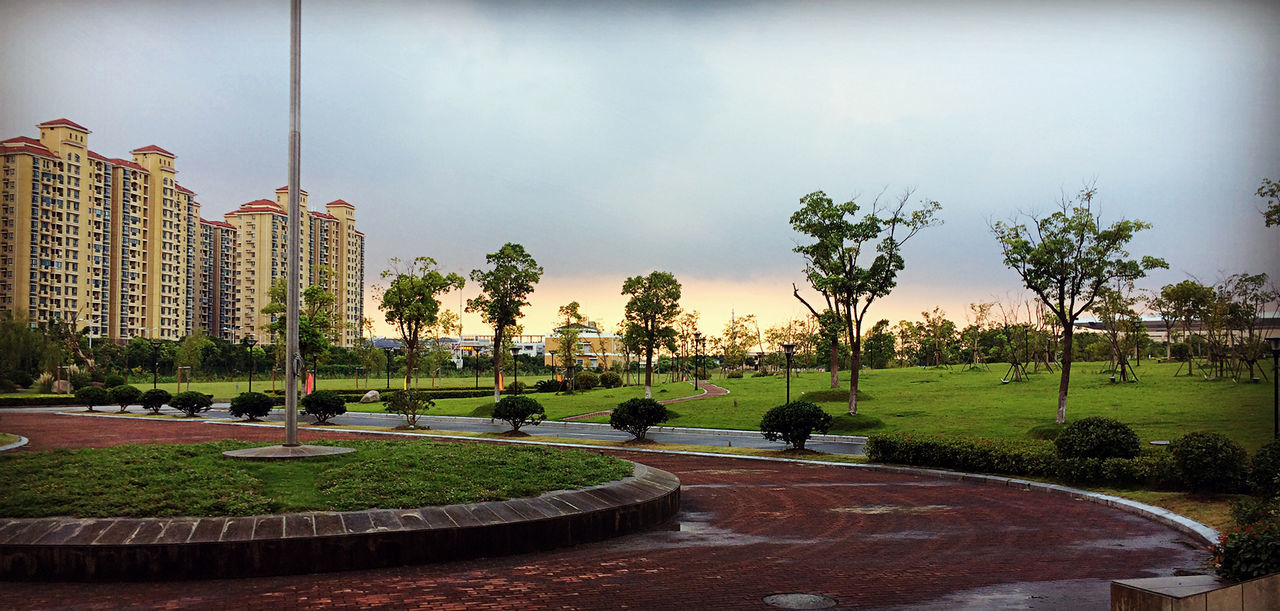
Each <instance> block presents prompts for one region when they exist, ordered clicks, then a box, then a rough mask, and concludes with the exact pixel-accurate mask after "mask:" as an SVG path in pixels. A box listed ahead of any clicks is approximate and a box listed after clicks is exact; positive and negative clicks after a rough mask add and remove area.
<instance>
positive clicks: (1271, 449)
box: [1249, 439, 1280, 499]
mask: <svg viewBox="0 0 1280 611" xmlns="http://www.w3.org/2000/svg"><path fill="white" fill-rule="evenodd" d="M1249 488H1250V489H1251V490H1252V491H1253V494H1254V495H1256V496H1259V497H1262V498H1264V499H1275V498H1280V441H1276V440H1274V439H1273V440H1271V441H1269V442H1267V443H1266V444H1264V445H1263V446H1262V447H1261V448H1258V453H1257V454H1254V455H1253V461H1252V462H1250V463H1249Z"/></svg>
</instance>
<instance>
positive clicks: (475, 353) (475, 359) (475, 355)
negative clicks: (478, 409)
mask: <svg viewBox="0 0 1280 611" xmlns="http://www.w3.org/2000/svg"><path fill="white" fill-rule="evenodd" d="M481 352H482V351H481V350H480V348H476V349H475V350H472V351H471V364H472V365H475V367H473V369H475V370H476V390H480V354H481Z"/></svg>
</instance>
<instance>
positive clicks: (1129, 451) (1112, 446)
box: [1053, 416, 1142, 460]
mask: <svg viewBox="0 0 1280 611" xmlns="http://www.w3.org/2000/svg"><path fill="white" fill-rule="evenodd" d="M1053 443H1054V445H1055V446H1056V447H1057V448H1058V455H1059V456H1061V457H1063V458H1097V459H1102V460H1105V459H1108V458H1133V457H1134V456H1137V455H1138V452H1139V451H1141V449H1142V444H1141V442H1140V441H1139V440H1138V434H1137V433H1134V432H1133V429H1131V428H1129V425H1127V424H1125V423H1123V422H1120V421H1119V420H1114V419H1111V418H1106V417H1103V416H1090V417H1088V418H1081V419H1080V420H1076V421H1075V422H1072V423H1071V424H1068V425H1067V427H1066V428H1064V429H1062V433H1061V434H1059V435H1058V437H1057V438H1056V439H1054V440H1053Z"/></svg>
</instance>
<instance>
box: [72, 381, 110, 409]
mask: <svg viewBox="0 0 1280 611" xmlns="http://www.w3.org/2000/svg"><path fill="white" fill-rule="evenodd" d="M110 402H111V395H110V394H109V393H108V392H107V389H105V388H103V387H101V386H85V387H83V388H78V389H76V403H80V404H83V405H84V406H85V407H88V408H89V411H94V410H93V407H94V406H95V405H106V404H108V403H110Z"/></svg>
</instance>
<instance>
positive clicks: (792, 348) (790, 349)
mask: <svg viewBox="0 0 1280 611" xmlns="http://www.w3.org/2000/svg"><path fill="white" fill-rule="evenodd" d="M782 350H783V352H786V353H787V405H791V357H792V356H794V355H795V353H796V345H795V344H783V345H782Z"/></svg>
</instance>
